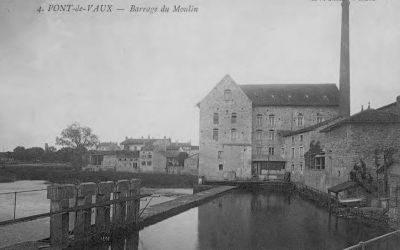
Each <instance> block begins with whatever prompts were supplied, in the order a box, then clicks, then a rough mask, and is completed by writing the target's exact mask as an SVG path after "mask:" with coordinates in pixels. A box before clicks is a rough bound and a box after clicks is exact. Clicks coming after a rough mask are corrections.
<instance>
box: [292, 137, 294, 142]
mask: <svg viewBox="0 0 400 250" xmlns="http://www.w3.org/2000/svg"><path fill="white" fill-rule="evenodd" d="M293 143H294V136H292V144H293Z"/></svg>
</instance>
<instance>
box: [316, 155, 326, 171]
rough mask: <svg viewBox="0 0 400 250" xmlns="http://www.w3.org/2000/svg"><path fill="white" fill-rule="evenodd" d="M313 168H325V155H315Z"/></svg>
mask: <svg viewBox="0 0 400 250" xmlns="http://www.w3.org/2000/svg"><path fill="white" fill-rule="evenodd" d="M315 169H319V170H322V169H325V155H316V156H315Z"/></svg>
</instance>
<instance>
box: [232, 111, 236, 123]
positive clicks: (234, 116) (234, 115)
mask: <svg viewBox="0 0 400 250" xmlns="http://www.w3.org/2000/svg"><path fill="white" fill-rule="evenodd" d="M236 118H237V114H236V113H232V115H231V123H236Z"/></svg>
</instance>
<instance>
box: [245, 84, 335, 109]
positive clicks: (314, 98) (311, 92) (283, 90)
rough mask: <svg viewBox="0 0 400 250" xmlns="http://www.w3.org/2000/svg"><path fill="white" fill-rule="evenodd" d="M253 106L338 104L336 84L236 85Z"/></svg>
mask: <svg viewBox="0 0 400 250" xmlns="http://www.w3.org/2000/svg"><path fill="white" fill-rule="evenodd" d="M238 86H239V87H240V88H241V89H242V90H243V92H244V93H245V94H246V95H247V96H248V97H249V98H250V99H251V100H252V102H253V105H255V106H338V105H339V90H338V88H337V86H336V84H333V83H326V84H263V85H238Z"/></svg>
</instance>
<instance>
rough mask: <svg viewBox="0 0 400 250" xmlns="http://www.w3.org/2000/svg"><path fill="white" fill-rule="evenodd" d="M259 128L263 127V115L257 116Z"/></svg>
mask: <svg viewBox="0 0 400 250" xmlns="http://www.w3.org/2000/svg"><path fill="white" fill-rule="evenodd" d="M256 124H257V126H261V125H262V114H258V115H257V123H256Z"/></svg>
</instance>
